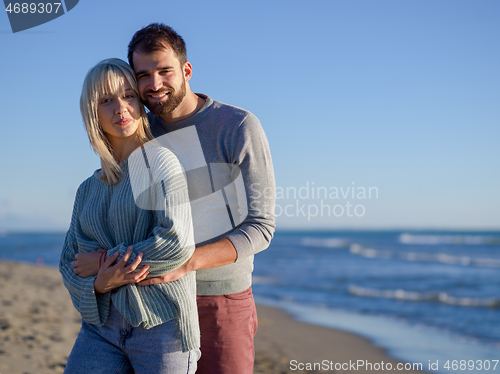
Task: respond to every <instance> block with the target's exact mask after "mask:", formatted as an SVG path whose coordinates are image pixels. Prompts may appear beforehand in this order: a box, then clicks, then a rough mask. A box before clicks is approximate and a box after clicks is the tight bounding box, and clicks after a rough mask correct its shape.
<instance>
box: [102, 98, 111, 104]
mask: <svg viewBox="0 0 500 374" xmlns="http://www.w3.org/2000/svg"><path fill="white" fill-rule="evenodd" d="M110 101H111V99H108V98H105V99H101V101H100V102H99V103H100V104H107V103H109V102H110Z"/></svg>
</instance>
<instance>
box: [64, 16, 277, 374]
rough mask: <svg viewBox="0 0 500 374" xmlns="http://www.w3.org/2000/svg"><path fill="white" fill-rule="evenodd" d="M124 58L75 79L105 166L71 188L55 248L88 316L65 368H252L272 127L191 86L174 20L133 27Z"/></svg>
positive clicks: (219, 371)
mask: <svg viewBox="0 0 500 374" xmlns="http://www.w3.org/2000/svg"><path fill="white" fill-rule="evenodd" d="M128 60H129V63H130V65H129V64H127V63H125V62H124V61H122V60H119V59H108V60H104V61H102V62H100V63H99V64H97V65H96V66H94V67H93V68H92V69H91V70H90V71H89V72H88V73H87V76H86V77H85V80H84V83H83V89H82V94H81V100H80V108H81V112H82V117H83V120H84V123H85V128H86V130H87V134H88V137H89V140H90V143H91V144H92V147H93V149H94V151H95V152H96V153H97V154H98V155H99V157H100V159H101V168H100V169H99V170H97V171H96V172H94V174H93V175H92V176H91V177H89V178H88V179H87V180H85V181H84V182H83V183H82V184H81V185H80V187H79V188H78V191H77V193H76V197H75V203H74V207H73V214H72V219H71V224H70V228H69V231H68V233H67V235H66V239H65V243H64V246H63V250H62V254H61V261H60V271H61V274H62V276H63V281H64V284H65V286H66V288H67V289H68V291H69V293H70V295H71V299H72V301H73V304H74V306H75V307H76V309H77V310H78V311H79V312H80V314H81V316H82V327H81V330H80V333H79V334H78V337H77V339H76V342H75V345H74V347H73V350H72V351H71V354H70V356H69V358H68V363H67V366H66V369H65V373H69V374H73V373H103V374H105V373H136V374H139V373H144V374H151V373H173V374H177V373H179V374H180V373H194V372H197V373H214V374H226V373H231V374H239V373H241V374H247V373H252V372H253V362H254V347H253V337H254V335H255V332H256V330H257V316H256V311H255V303H254V300H253V295H252V290H251V280H252V278H251V277H252V270H253V256H254V254H256V253H258V252H260V251H262V250H264V249H265V248H267V246H268V245H269V242H270V240H271V238H272V236H273V233H274V227H275V225H274V222H275V215H274V204H275V195H274V193H270V191H275V182H274V173H273V168H272V161H271V155H270V151H269V145H268V142H267V139H266V136H265V134H264V131H263V129H262V127H261V125H260V122H259V121H258V119H257V118H256V117H255V116H254V115H253V114H251V113H250V112H248V111H245V110H243V109H240V108H236V107H233V106H230V105H226V104H223V103H220V102H218V101H215V100H212V99H211V98H210V97H209V96H207V95H203V94H195V93H194V92H193V91H191V88H190V85H189V80H190V79H191V77H192V74H193V69H192V66H191V64H190V63H189V62H188V60H187V56H186V47H185V43H184V41H183V39H182V38H181V37H180V36H179V35H178V34H177V33H176V32H175V31H174V30H172V29H171V28H170V27H168V26H165V25H163V24H151V25H149V26H147V27H145V28H143V29H141V30H139V31H138V32H136V33H135V35H134V36H133V38H132V40H131V42H130V44H129V46H128ZM143 104H144V105H145V106H146V107H147V108H148V109H149V113H146V111H145V109H144V107H143ZM264 191H265V193H264ZM200 338H201V339H200ZM200 357H201V358H200Z"/></svg>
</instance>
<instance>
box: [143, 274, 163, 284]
mask: <svg viewBox="0 0 500 374" xmlns="http://www.w3.org/2000/svg"><path fill="white" fill-rule="evenodd" d="M159 283H163V279H162V277H161V275H160V276H158V277H151V278H147V279H145V280H143V281H140V282H139V286H152V285H153V284H159Z"/></svg>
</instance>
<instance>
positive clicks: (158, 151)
mask: <svg viewBox="0 0 500 374" xmlns="http://www.w3.org/2000/svg"><path fill="white" fill-rule="evenodd" d="M130 161H132V163H133V164H135V165H137V164H139V163H140V164H143V165H145V166H146V167H148V168H150V169H151V170H162V171H164V172H166V171H168V170H170V171H172V172H182V167H181V165H180V163H179V160H178V159H177V156H176V155H175V154H174V153H173V152H172V151H171V150H170V149H168V148H165V147H164V146H162V145H160V144H159V143H158V142H157V141H155V140H152V141H150V142H148V143H146V144H144V146H143V147H141V148H138V149H136V150H135V151H134V152H133V154H132V155H131V158H130ZM129 164H130V162H129Z"/></svg>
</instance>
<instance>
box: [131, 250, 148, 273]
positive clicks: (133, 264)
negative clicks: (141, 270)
mask: <svg viewBox="0 0 500 374" xmlns="http://www.w3.org/2000/svg"><path fill="white" fill-rule="evenodd" d="M143 255H144V254H143V253H142V252H141V253H139V254H138V255H137V257H136V258H135V260H134V261H132V263H131V264H130V265H129V266H128V269H129V271H130V272H133V271H135V269H137V266H139V264H140V263H141V261H142V256H143ZM148 267H149V266H148Z"/></svg>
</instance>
